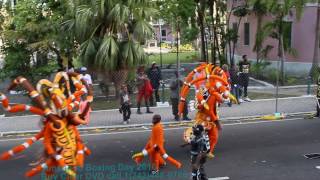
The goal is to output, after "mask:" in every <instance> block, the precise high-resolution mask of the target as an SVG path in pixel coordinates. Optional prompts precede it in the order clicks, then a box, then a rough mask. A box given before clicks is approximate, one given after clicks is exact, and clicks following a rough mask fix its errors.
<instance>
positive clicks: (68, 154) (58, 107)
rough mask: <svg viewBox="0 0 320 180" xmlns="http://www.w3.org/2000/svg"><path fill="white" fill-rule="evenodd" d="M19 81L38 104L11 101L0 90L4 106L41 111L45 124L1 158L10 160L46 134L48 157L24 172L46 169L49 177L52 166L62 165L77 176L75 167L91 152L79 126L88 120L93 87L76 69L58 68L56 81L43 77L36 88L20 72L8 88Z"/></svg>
mask: <svg viewBox="0 0 320 180" xmlns="http://www.w3.org/2000/svg"><path fill="white" fill-rule="evenodd" d="M69 77H71V80H70V79H69ZM70 83H72V84H74V86H75V88H76V89H75V92H74V93H72V92H71V90H70ZM18 85H21V86H22V87H23V88H25V89H26V90H27V91H28V93H29V96H30V98H31V99H32V101H33V102H34V104H35V105H34V106H30V105H25V104H16V105H11V104H10V103H9V99H8V98H7V97H6V96H5V95H4V94H1V93H0V100H1V102H2V106H3V108H4V109H5V110H6V111H9V112H12V113H15V112H23V111H29V112H31V113H33V114H36V115H40V116H41V117H43V127H42V129H41V130H40V131H39V133H37V134H36V135H35V136H34V137H32V138H30V139H28V140H27V141H26V142H24V143H23V144H21V145H18V146H16V147H14V148H12V149H11V150H9V151H7V152H5V153H3V154H2V155H1V157H0V158H1V159H2V160H8V159H10V158H12V157H13V156H14V155H16V154H18V153H21V152H22V151H24V150H26V149H27V148H29V147H30V146H31V145H32V144H34V143H35V142H36V141H38V140H40V139H41V138H43V144H44V152H45V161H44V162H43V163H42V164H40V165H37V166H36V167H34V168H33V169H31V170H30V171H28V172H26V174H25V176H27V177H31V176H34V175H36V174H38V173H40V172H41V171H45V172H46V175H47V176H48V177H50V176H51V175H52V174H53V173H54V169H53V168H54V167H60V168H62V169H63V171H64V172H65V173H66V174H67V175H68V179H75V178H76V172H75V171H76V167H77V166H80V167H82V166H83V165H84V155H89V154H90V153H91V152H90V150H89V149H88V148H87V147H86V146H85V145H84V143H83V142H82V140H81V137H80V133H79V131H78V129H77V127H76V126H78V125H80V124H86V123H87V122H86V120H85V118H84V116H85V115H86V114H87V112H88V111H89V109H90V104H91V102H92V101H93V96H92V95H93V93H92V90H91V89H90V88H89V86H88V84H87V83H86V81H85V80H84V79H83V76H82V75H80V74H77V73H74V72H68V73H65V72H59V73H57V74H56V76H55V78H54V81H53V82H51V81H49V80H47V79H42V80H40V81H39V82H38V84H37V87H36V88H34V87H33V86H32V85H31V83H30V82H29V81H28V80H27V79H26V78H24V77H21V76H20V77H17V78H16V79H15V80H14V81H13V82H12V84H11V85H10V86H9V88H8V90H12V89H14V88H15V87H16V86H18ZM81 96H86V100H87V101H88V103H87V105H86V107H85V108H84V110H83V112H81V113H78V112H77V111H76V110H77V109H78V108H79V104H80V100H81ZM47 101H48V102H47Z"/></svg>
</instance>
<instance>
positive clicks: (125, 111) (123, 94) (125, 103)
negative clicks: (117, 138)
mask: <svg viewBox="0 0 320 180" xmlns="http://www.w3.org/2000/svg"><path fill="white" fill-rule="evenodd" d="M119 111H120V113H122V116H123V124H128V123H129V122H130V115H131V102H130V98H129V93H128V88H127V85H126V84H124V85H122V86H121V90H120V108H119Z"/></svg>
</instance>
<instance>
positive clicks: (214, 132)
mask: <svg viewBox="0 0 320 180" xmlns="http://www.w3.org/2000/svg"><path fill="white" fill-rule="evenodd" d="M208 136H209V141H210V152H211V153H213V150H214V148H215V147H216V144H217V142H218V138H219V130H218V128H217V126H213V127H212V128H211V129H210V130H208Z"/></svg>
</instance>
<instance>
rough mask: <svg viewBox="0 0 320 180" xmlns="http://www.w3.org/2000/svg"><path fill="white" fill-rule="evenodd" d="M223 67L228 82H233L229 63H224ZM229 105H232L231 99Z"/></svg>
mask: <svg viewBox="0 0 320 180" xmlns="http://www.w3.org/2000/svg"><path fill="white" fill-rule="evenodd" d="M221 68H222V70H223V72H224V73H225V75H226V77H227V80H228V82H229V83H230V84H231V79H230V73H229V66H228V65H227V64H223V65H222V67H221ZM228 106H229V107H231V106H232V102H231V101H229V102H228Z"/></svg>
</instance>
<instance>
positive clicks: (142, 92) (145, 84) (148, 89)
mask: <svg viewBox="0 0 320 180" xmlns="http://www.w3.org/2000/svg"><path fill="white" fill-rule="evenodd" d="M136 82H137V88H138V98H137V108H138V109H137V114H142V113H141V111H140V106H141V101H142V99H143V98H144V101H145V104H146V108H147V113H153V112H151V111H150V108H149V105H148V101H149V98H150V95H152V85H151V83H150V80H149V79H148V77H147V75H146V74H145V72H144V67H143V66H140V67H139V68H138V70H137V75H136Z"/></svg>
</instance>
